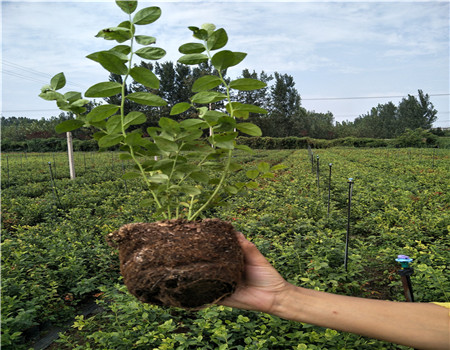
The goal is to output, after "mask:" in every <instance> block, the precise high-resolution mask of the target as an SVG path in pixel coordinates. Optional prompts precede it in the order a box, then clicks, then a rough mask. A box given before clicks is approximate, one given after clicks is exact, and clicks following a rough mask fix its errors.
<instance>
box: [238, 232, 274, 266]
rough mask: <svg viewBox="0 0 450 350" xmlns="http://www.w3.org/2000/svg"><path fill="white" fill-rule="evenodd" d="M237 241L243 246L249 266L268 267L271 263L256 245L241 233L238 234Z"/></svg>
mask: <svg viewBox="0 0 450 350" xmlns="http://www.w3.org/2000/svg"><path fill="white" fill-rule="evenodd" d="M236 236H237V239H238V242H239V244H240V245H241V248H242V251H243V252H244V256H245V263H246V264H249V265H266V264H269V265H270V263H269V262H268V261H267V259H266V258H265V257H264V255H262V254H261V252H260V251H259V250H258V248H256V245H255V244H253V243H252V242H250V241H249V240H247V238H245V236H244V235H243V234H242V233H241V232H237V235H236Z"/></svg>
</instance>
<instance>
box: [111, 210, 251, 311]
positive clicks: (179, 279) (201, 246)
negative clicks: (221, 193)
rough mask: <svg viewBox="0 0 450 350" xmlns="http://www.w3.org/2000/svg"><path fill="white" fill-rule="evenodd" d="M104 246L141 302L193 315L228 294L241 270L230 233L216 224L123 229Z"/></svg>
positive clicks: (145, 225)
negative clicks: (112, 248) (116, 258)
mask: <svg viewBox="0 0 450 350" xmlns="http://www.w3.org/2000/svg"><path fill="white" fill-rule="evenodd" d="M107 241H108V243H109V244H110V245H111V246H115V247H117V246H118V248H119V259H120V270H121V273H122V275H123V278H124V282H125V285H126V286H127V288H128V290H129V291H130V293H131V294H133V295H134V296H136V297H137V298H138V299H139V300H140V301H142V302H144V303H150V304H155V305H161V306H175V307H182V308H185V309H191V310H198V309H201V308H202V307H205V306H207V305H208V304H211V303H214V302H217V301H218V300H221V299H223V298H225V297H227V296H229V295H231V294H232V293H233V292H234V290H235V288H236V285H237V283H238V282H239V281H240V280H241V277H242V274H243V271H244V257H243V253H242V250H241V248H240V246H239V243H238V241H237V238H236V231H235V230H234V228H233V226H232V225H231V224H230V223H228V222H225V221H222V220H219V219H205V220H203V221H185V220H166V221H158V222H154V223H135V224H127V225H124V226H122V227H121V228H120V229H119V230H118V231H115V232H113V233H111V234H109V235H108V236H107Z"/></svg>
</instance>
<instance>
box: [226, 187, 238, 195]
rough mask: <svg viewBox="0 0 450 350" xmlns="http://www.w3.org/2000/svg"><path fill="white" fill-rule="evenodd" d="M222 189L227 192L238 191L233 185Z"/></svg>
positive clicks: (233, 192)
mask: <svg viewBox="0 0 450 350" xmlns="http://www.w3.org/2000/svg"><path fill="white" fill-rule="evenodd" d="M224 189H225V191H226V192H227V193H229V194H236V193H238V192H239V190H238V189H237V188H236V187H235V186H226V187H225V188H224Z"/></svg>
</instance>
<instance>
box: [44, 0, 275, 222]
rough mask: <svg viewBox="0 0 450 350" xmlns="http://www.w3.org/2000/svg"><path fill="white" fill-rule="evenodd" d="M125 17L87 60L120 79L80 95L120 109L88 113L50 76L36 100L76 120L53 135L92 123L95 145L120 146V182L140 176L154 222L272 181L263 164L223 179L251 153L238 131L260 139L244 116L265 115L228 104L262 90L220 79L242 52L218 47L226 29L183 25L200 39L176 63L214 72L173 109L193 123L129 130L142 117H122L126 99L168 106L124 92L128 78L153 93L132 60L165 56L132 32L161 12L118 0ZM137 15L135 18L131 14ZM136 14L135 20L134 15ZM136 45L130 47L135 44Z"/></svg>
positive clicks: (148, 74)
mask: <svg viewBox="0 0 450 350" xmlns="http://www.w3.org/2000/svg"><path fill="white" fill-rule="evenodd" d="M116 4H117V5H118V6H119V7H120V8H121V9H122V10H123V11H124V12H125V13H126V14H127V15H128V19H127V20H126V21H124V22H122V23H120V24H119V25H118V26H116V27H110V28H106V29H103V30H101V31H100V32H99V33H98V34H97V37H100V38H104V39H106V40H111V41H115V42H117V43H118V45H116V46H114V47H112V48H111V49H110V50H106V51H99V52H94V53H92V54H90V55H88V56H87V58H89V59H91V60H93V61H96V62H98V63H99V64H100V65H101V66H102V67H103V68H105V69H106V70H107V71H108V72H110V73H114V74H117V75H120V76H121V77H122V83H118V82H111V81H108V82H100V83H97V84H95V85H93V86H91V87H90V88H88V89H87V91H86V92H85V94H84V95H85V97H88V98H105V97H111V96H115V95H117V94H119V95H120V101H121V103H120V105H114V104H103V105H99V106H97V107H95V108H94V109H92V110H91V111H90V112H89V113H87V114H86V107H85V105H86V104H87V103H89V101H88V100H86V99H84V98H83V97H82V95H81V93H79V92H73V91H69V92H67V93H65V94H62V93H60V92H58V90H60V89H62V88H63V87H64V86H65V83H66V79H65V77H64V74H63V73H59V74H57V75H55V76H54V77H53V78H52V79H51V82H50V85H46V86H44V87H43V88H42V90H41V94H40V95H39V96H40V97H42V98H43V99H46V100H50V101H56V103H57V105H58V107H59V108H60V109H61V110H63V111H67V112H71V113H73V114H74V115H75V116H76V118H75V119H72V120H67V121H64V122H63V123H61V124H59V125H58V126H57V131H58V132H69V131H72V130H75V129H77V128H80V127H90V126H93V127H95V128H96V129H98V132H97V133H95V134H94V138H95V139H96V140H97V141H98V145H99V147H100V148H105V149H106V148H108V147H112V146H117V145H118V146H119V147H120V150H121V151H122V153H121V154H120V158H121V159H123V160H125V159H131V160H133V162H134V164H135V166H134V169H133V171H130V172H127V173H125V174H124V175H123V178H124V179H133V178H141V179H142V180H143V181H144V183H145V185H146V187H147V188H148V191H149V198H148V199H145V200H143V201H142V203H141V204H142V205H143V206H149V207H155V206H156V213H155V214H156V215H155V216H156V217H158V218H164V219H175V218H181V217H183V218H186V219H187V220H195V219H197V218H198V217H199V216H200V215H201V213H202V212H204V210H205V209H207V208H209V207H211V206H214V205H221V204H222V202H223V198H226V197H227V196H230V195H234V194H237V193H238V192H240V191H243V190H245V189H248V188H255V187H256V186H257V184H256V182H255V181H254V180H255V179H256V178H257V177H258V176H262V177H271V176H273V174H272V172H273V171H275V170H278V169H280V168H282V166H281V165H277V166H274V167H270V166H269V165H268V164H267V163H261V164H259V166H258V169H253V170H249V171H247V177H248V178H249V181H247V182H237V183H233V184H230V183H229V175H230V173H232V172H235V171H239V170H241V166H240V165H239V164H237V163H235V162H233V161H232V160H233V158H232V155H233V151H234V150H236V149H240V150H244V151H248V152H251V149H250V148H249V147H247V146H242V145H238V144H237V143H236V138H237V137H238V135H239V132H241V133H243V134H246V135H250V136H261V130H260V129H259V127H257V126H256V125H254V124H252V123H248V122H242V121H241V120H245V119H247V118H248V116H249V113H267V112H266V111H265V110H264V109H262V108H260V107H258V106H255V105H250V104H242V103H239V102H235V101H232V98H231V96H232V94H231V90H233V89H234V90H243V91H248V90H255V89H260V88H263V87H265V86H266V84H265V83H263V82H261V81H259V80H256V79H246V78H244V79H235V80H232V81H230V82H227V80H225V79H224V73H225V72H226V70H227V69H228V68H230V67H232V66H235V65H237V64H239V63H240V62H241V61H242V60H243V59H244V58H245V56H246V53H243V52H232V51H229V50H221V49H222V48H223V47H225V45H226V44H227V42H228V36H227V33H226V31H225V30H224V29H222V28H220V29H216V27H215V26H214V25H213V24H204V25H203V26H202V27H201V28H198V27H189V29H190V30H191V31H192V32H193V36H194V38H196V39H198V40H199V42H196V43H187V44H184V45H181V46H180V48H179V51H180V53H182V54H183V56H182V57H181V58H180V59H179V60H178V61H179V62H180V63H183V64H187V65H197V64H200V63H204V62H208V63H209V64H211V65H212V66H213V67H214V68H215V70H216V74H217V75H205V76H202V77H200V78H198V79H197V80H196V81H195V82H194V84H193V87H192V91H193V93H194V94H193V96H192V97H191V98H190V101H189V102H182V103H178V104H176V105H174V106H173V107H172V109H171V112H170V115H171V116H173V115H177V114H180V113H183V112H185V111H187V110H188V109H191V108H192V109H193V110H195V111H196V115H197V118H190V119H184V120H182V121H179V122H178V121H175V120H174V119H171V118H170V116H165V117H161V118H160V119H159V122H158V127H148V128H147V129H146V130H145V131H144V130H143V127H141V128H136V127H134V128H132V129H133V130H132V131H130V127H131V126H142V125H143V124H144V123H145V122H146V121H147V117H146V115H145V114H144V113H142V112H140V111H131V112H129V113H128V114H126V115H125V100H130V101H133V102H135V103H137V104H140V105H144V106H149V107H150V108H151V107H154V108H158V107H161V106H165V105H167V103H166V101H164V100H163V99H162V98H161V97H159V96H157V95H155V94H153V93H150V92H133V93H128V94H127V93H126V88H125V87H126V84H127V81H129V80H130V79H133V80H134V81H135V82H138V83H140V84H142V85H143V86H145V87H146V88H149V89H158V88H159V79H158V77H157V76H156V75H155V74H154V73H153V72H152V71H151V70H149V69H147V68H144V67H138V66H136V65H134V66H133V59H134V58H135V56H138V57H140V58H141V59H144V60H159V59H161V58H162V57H164V56H165V54H166V52H165V50H164V49H162V48H158V47H154V46H153V44H155V42H156V39H155V38H154V37H151V36H147V35H136V27H137V26H143V25H148V24H151V23H153V22H155V21H156V20H158V18H159V17H160V15H161V10H160V9H159V8H158V7H147V8H144V9H142V10H139V11H137V12H136V13H135V11H136V9H137V1H116ZM134 13H135V14H134ZM133 14H134V15H133ZM137 44H138V45H140V48H137V49H136V48H135V46H136V45H137ZM218 102H220V103H221V104H223V106H224V108H223V109H222V110H210V108H209V106H210V104H213V103H218Z"/></svg>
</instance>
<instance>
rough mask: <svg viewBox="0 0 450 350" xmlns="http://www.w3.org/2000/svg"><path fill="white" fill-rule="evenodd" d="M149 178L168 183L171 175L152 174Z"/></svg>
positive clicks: (155, 181)
mask: <svg viewBox="0 0 450 350" xmlns="http://www.w3.org/2000/svg"><path fill="white" fill-rule="evenodd" d="M148 180H149V181H150V182H153V183H158V184H162V183H166V182H167V181H168V180H169V177H168V176H167V175H166V174H155V175H152V176H150V177H149V178H148Z"/></svg>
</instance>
